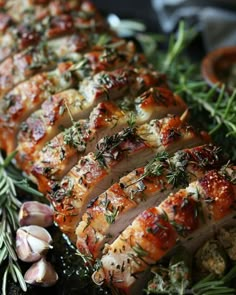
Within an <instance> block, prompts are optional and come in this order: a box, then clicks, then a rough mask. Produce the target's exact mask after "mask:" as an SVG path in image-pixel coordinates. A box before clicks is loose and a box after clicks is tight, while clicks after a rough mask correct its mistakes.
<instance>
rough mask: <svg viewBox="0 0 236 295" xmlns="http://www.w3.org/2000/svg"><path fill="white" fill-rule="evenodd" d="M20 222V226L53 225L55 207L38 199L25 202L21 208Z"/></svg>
mask: <svg viewBox="0 0 236 295" xmlns="http://www.w3.org/2000/svg"><path fill="white" fill-rule="evenodd" d="M19 224H20V226H25V225H38V226H42V227H48V226H51V225H52V224H53V209H52V208H50V207H49V206H48V205H46V204H43V203H40V202H37V201H29V202H25V203H23V204H22V206H21V208H20V212H19Z"/></svg>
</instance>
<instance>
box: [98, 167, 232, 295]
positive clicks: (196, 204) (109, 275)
mask: <svg viewBox="0 0 236 295" xmlns="http://www.w3.org/2000/svg"><path fill="white" fill-rule="evenodd" d="M189 188H190V189H188V188H187V189H182V190H180V191H179V192H177V193H176V194H172V195H170V196H169V197H168V198H167V199H166V200H165V201H163V202H162V203H161V204H160V206H158V207H154V208H150V209H148V210H146V211H144V212H143V213H141V214H140V215H139V216H138V217H137V218H136V219H135V220H134V222H133V223H132V225H131V226H129V227H128V228H127V229H126V230H124V231H123V232H122V234H121V235H120V236H119V237H118V238H117V240H116V241H115V242H114V243H113V244H112V245H111V246H107V249H105V250H104V256H103V258H102V260H101V263H100V265H101V268H100V269H99V270H98V271H96V272H95V273H94V274H93V280H94V282H95V283H97V284H102V283H103V282H106V283H107V284H112V285H113V286H115V287H117V288H120V289H122V290H123V291H124V292H125V293H126V292H127V293H128V291H129V288H130V285H128V283H130V282H128V283H127V280H126V278H124V279H122V275H123V274H122V273H123V272H124V271H125V270H127V269H128V271H130V273H129V274H128V275H129V277H130V278H131V284H132V283H134V281H135V280H136V275H137V273H140V272H143V271H145V270H147V269H148V268H149V266H150V265H152V264H154V263H155V262H157V261H158V260H159V259H161V258H162V257H163V256H164V255H165V254H166V253H168V252H169V250H171V249H173V248H174V247H175V245H176V244H177V242H178V241H179V240H183V239H188V238H190V237H191V235H192V234H194V233H195V232H197V230H199V229H201V228H202V227H204V226H206V227H207V226H208V225H209V224H212V223H214V222H217V221H220V220H222V219H223V218H224V217H227V215H229V214H230V213H232V212H233V211H234V210H235V201H236V187H235V185H233V183H232V182H231V181H229V180H228V179H226V178H225V177H224V176H222V174H221V172H218V171H216V170H211V171H209V172H207V173H206V175H205V176H204V177H202V178H201V179H200V180H199V181H197V182H195V183H193V184H191V185H190V187H189ZM153 245H155V247H153ZM119 246H120V248H118V247H119ZM114 253H120V254H122V253H125V254H126V255H125V257H127V258H128V257H133V261H135V263H134V262H133V266H131V263H132V262H131V261H128V260H124V259H123V261H122V259H121V260H120V261H119V263H120V264H121V265H120V264H119V265H120V266H119V267H118V265H116V263H115V260H114V261H112V259H111V263H110V264H109V262H108V261H107V259H109V256H110V255H111V256H110V257H111V258H112V255H113V254H114ZM104 262H105V263H106V267H104ZM121 266H123V267H121ZM122 269H123V271H122ZM126 274H127V273H126ZM117 277H118V278H120V280H117ZM125 280H126V281H125Z"/></svg>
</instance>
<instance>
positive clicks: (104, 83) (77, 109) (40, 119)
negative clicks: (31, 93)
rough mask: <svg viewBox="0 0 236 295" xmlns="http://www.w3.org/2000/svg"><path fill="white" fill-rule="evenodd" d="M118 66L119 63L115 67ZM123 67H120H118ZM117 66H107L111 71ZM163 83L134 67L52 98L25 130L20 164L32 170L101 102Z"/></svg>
mask: <svg viewBox="0 0 236 295" xmlns="http://www.w3.org/2000/svg"><path fill="white" fill-rule="evenodd" d="M122 61H124V60H123V59H122ZM122 61H121V62H122ZM117 62H118V60H117V59H116V62H115V65H114V66H116V64H117ZM98 65H99V63H98ZM119 65H120V64H119V63H118V67H119ZM114 66H113V65H112V63H107V68H108V69H109V68H113V67H114ZM163 83H165V79H163V75H160V74H159V73H157V72H152V70H151V71H149V70H146V69H145V70H142V69H141V70H140V69H138V68H133V67H132V69H129V68H124V69H120V70H117V71H113V72H104V71H101V72H100V73H98V74H97V75H96V76H95V77H94V78H93V77H91V78H90V79H89V78H87V79H85V80H84V81H83V82H81V83H80V86H79V90H78V91H77V90H75V89H72V90H67V91H64V92H61V93H59V94H56V95H54V96H52V97H51V98H50V99H48V100H46V101H45V102H44V103H43V104H42V107H41V109H40V110H38V111H37V112H35V113H33V114H32V116H30V117H29V118H28V119H27V120H26V121H25V122H24V124H23V125H22V126H21V130H20V132H19V135H18V147H17V150H18V154H17V160H18V164H19V165H21V164H20V163H23V165H24V167H23V169H24V170H27V165H28V166H30V168H31V163H32V162H34V161H35V159H36V158H38V152H39V151H40V150H41V149H42V148H43V146H44V145H45V144H46V143H47V141H49V140H50V139H52V138H53V137H54V136H56V135H57V134H58V133H59V132H60V131H61V130H62V128H67V127H70V126H71V125H72V124H73V121H74V120H78V119H81V118H87V117H88V116H89V113H90V112H91V110H92V108H93V107H94V106H95V105H97V104H98V103H99V102H100V101H102V100H105V99H109V100H116V99H119V98H121V97H123V96H125V95H130V96H132V97H133V96H135V95H138V94H139V93H140V91H142V90H143V89H144V90H145V89H147V88H149V87H150V86H152V85H158V84H159V85H163ZM25 161H26V162H25Z"/></svg>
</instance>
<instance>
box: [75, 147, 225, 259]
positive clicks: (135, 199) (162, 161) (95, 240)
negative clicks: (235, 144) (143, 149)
mask: <svg viewBox="0 0 236 295" xmlns="http://www.w3.org/2000/svg"><path fill="white" fill-rule="evenodd" d="M221 163H222V157H221V153H220V150H219V149H218V148H216V147H215V146H213V145H203V146H200V147H195V148H192V149H185V150H182V151H178V152H176V153H175V154H174V156H172V157H170V156H169V155H168V154H167V153H160V154H158V155H157V156H156V158H154V160H152V161H151V162H150V163H149V164H148V165H147V166H146V167H143V168H138V169H136V170H134V171H132V172H131V173H129V174H128V175H126V176H124V177H122V178H121V179H120V181H119V182H118V183H115V184H113V185H112V186H111V187H110V188H109V189H108V190H107V191H105V192H104V193H103V194H101V195H100V196H99V197H97V198H95V199H94V200H92V202H91V203H90V204H89V207H88V208H87V209H86V212H85V214H84V215H83V217H82V221H81V222H80V223H79V225H78V227H77V230H76V235H77V248H78V249H79V250H80V252H81V253H82V254H83V255H87V256H91V258H93V259H94V258H98V257H100V256H101V254H102V248H103V246H104V244H105V243H111V242H112V241H113V240H114V239H115V238H116V237H117V236H118V235H119V234H120V233H121V232H122V231H123V230H124V229H125V228H126V227H127V226H128V225H129V224H130V223H131V222H132V221H133V219H134V217H135V216H137V215H138V214H140V213H141V212H143V211H144V210H145V209H147V208H149V207H152V206H158V205H159V204H160V203H161V202H162V201H163V200H164V199H165V198H166V197H167V196H168V195H169V194H170V193H172V192H175V191H176V190H177V189H178V188H180V187H186V186H188V184H189V183H190V182H192V181H194V180H196V179H198V178H200V177H202V176H204V174H205V173H206V171H207V170H209V169H212V168H216V167H220V164H221Z"/></svg>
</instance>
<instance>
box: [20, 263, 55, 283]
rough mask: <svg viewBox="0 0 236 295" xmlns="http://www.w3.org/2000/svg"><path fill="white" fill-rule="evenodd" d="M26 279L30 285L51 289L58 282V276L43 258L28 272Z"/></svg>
mask: <svg viewBox="0 0 236 295" xmlns="http://www.w3.org/2000/svg"><path fill="white" fill-rule="evenodd" d="M24 279H25V282H26V283H28V284H30V285H38V286H41V287H50V286H52V285H54V284H55V283H56V282H57V280H58V274H57V273H56V271H55V270H54V268H53V266H52V265H51V263H49V262H47V261H46V260H45V258H42V259H40V260H39V261H38V262H36V263H34V264H33V265H32V266H31V267H30V268H29V269H28V270H27V272H26V273H25V275H24Z"/></svg>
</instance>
